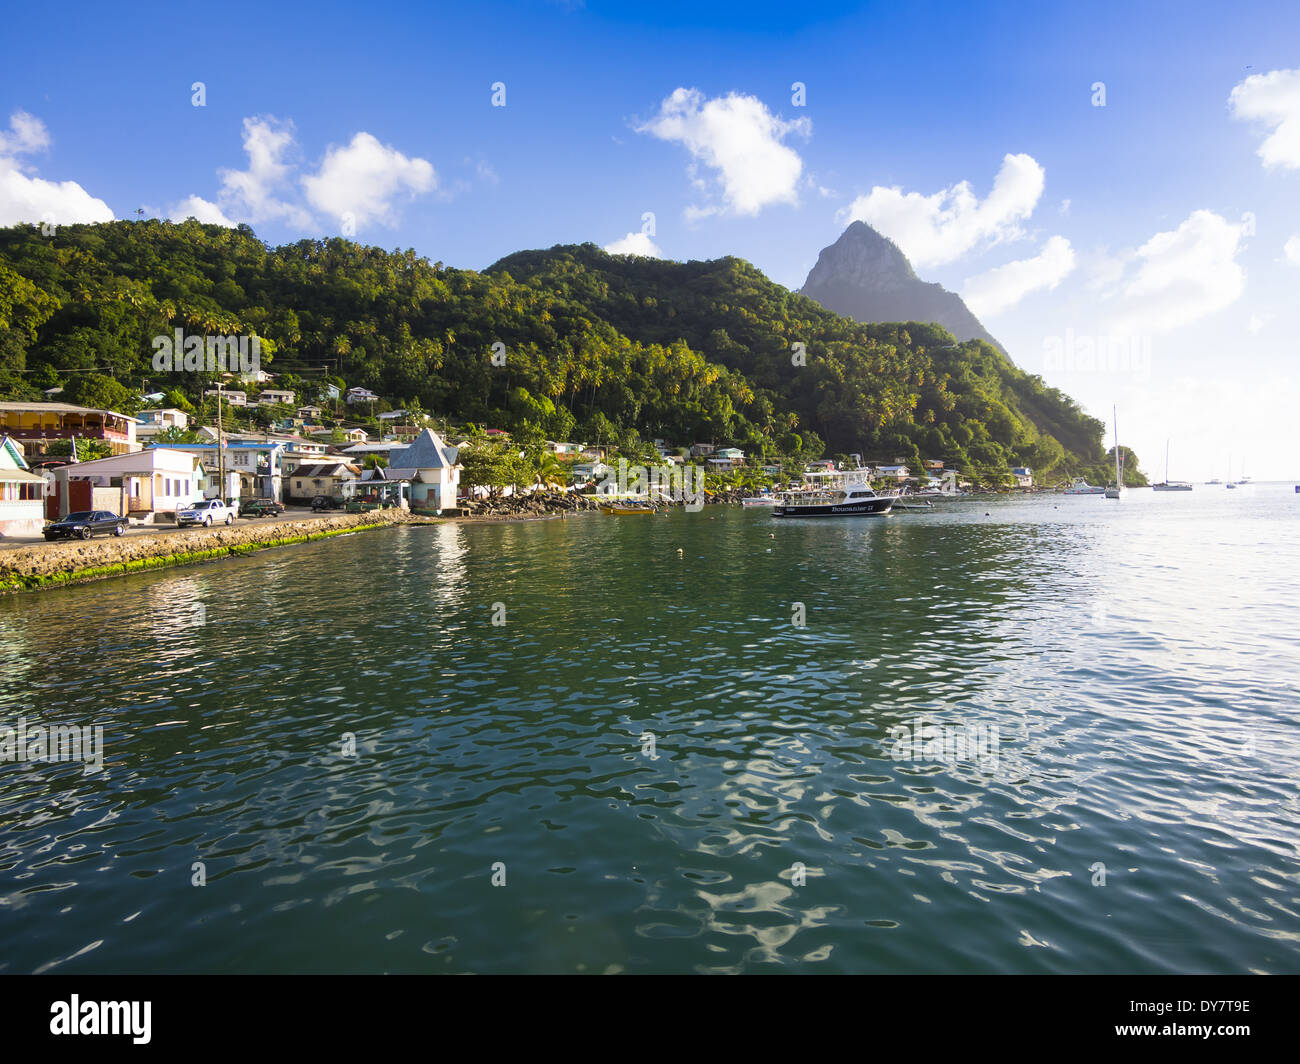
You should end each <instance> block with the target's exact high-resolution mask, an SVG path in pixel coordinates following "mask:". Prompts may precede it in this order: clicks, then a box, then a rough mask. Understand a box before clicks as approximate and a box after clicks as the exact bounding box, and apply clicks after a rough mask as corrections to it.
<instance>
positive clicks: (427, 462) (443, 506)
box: [385, 429, 460, 510]
mask: <svg viewBox="0 0 1300 1064" xmlns="http://www.w3.org/2000/svg"><path fill="white" fill-rule="evenodd" d="M458 457H459V451H458V449H457V448H455V447H448V446H447V444H445V443H444V442H443V441H442V438H441V437H440V436H439V435H438V434H437V433H436V432H434V431H433V429H424V430H423V431H422V432H421V433H420V434H419V435H418V436H416V437H415V440H414V442H412V443H411V444H410V445H409V446H406V447H398V448H394V449H393V450H392V451H391V452H389V455H388V469H387V470H386V471H385V474H386V475H387V476H388V477H390V478H397V479H409V480H410V481H411V495H410V500H411V507H412V508H413V509H417V510H454V509H455V508H456V493H457V491H458V490H459V488H460V463H459V461H458V460H457V459H458Z"/></svg>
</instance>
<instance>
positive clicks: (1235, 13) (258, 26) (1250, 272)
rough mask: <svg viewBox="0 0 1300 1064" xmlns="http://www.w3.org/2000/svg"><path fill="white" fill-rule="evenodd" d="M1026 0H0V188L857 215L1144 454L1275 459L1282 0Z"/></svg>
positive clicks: (692, 240)
mask: <svg viewBox="0 0 1300 1064" xmlns="http://www.w3.org/2000/svg"><path fill="white" fill-rule="evenodd" d="M1056 7H1057V6H1056V5H1030V4H1024V3H1015V4H1011V3H1005V4H978V3H918V4H898V3H889V4H884V3H880V4H875V3H866V4H861V3H858V4H853V3H831V4H822V5H817V4H802V5H796V4H789V3H782V4H759V3H744V4H741V3H723V4H707V5H706V4H702V3H679V2H671V3H658V4H644V5H641V4H616V3H603V2H598V0H589V2H587V3H585V4H578V3H562V2H544V0H536V2H530V3H514V4H503V3H481V4H455V5H449V4H448V5H444V4H385V3H374V4H371V5H368V6H351V5H337V4H312V5H301V6H299V5H293V4H286V5H271V4H258V5H253V4H238V3H236V4H224V5H219V6H218V5H207V4H203V5H197V4H196V5H184V4H166V5H163V4H159V5H137V6H135V7H134V8H133V9H132V10H130V11H121V10H109V9H105V8H103V7H102V6H99V5H88V4H72V5H68V6H64V7H61V8H60V15H59V19H58V22H57V24H54V23H51V19H50V15H49V13H48V10H47V9H41V8H39V7H37V6H35V5H33V6H32V7H29V8H27V9H25V10H19V11H10V12H9V13H7V14H6V16H5V26H6V37H7V38H9V40H10V41H11V42H25V43H24V44H22V45H21V46H14V47H11V48H10V49H9V50H8V52H7V56H6V58H7V64H6V66H5V68H4V69H3V70H0V109H2V110H0V130H3V129H4V128H5V127H6V126H7V125H9V123H10V121H11V119H12V120H13V121H14V122H15V124H13V125H11V126H9V128H8V130H7V132H3V133H0V222H4V223H6V224H7V223H9V222H11V221H14V220H17V219H18V218H19V217H27V216H29V215H33V214H35V215H42V214H45V213H47V212H48V213H49V214H50V215H51V216H52V218H53V220H55V221H73V220H89V219H92V218H96V217H107V216H108V213H109V212H111V215H112V216H114V217H117V218H124V217H129V216H131V215H132V213H133V212H134V211H135V210H136V209H137V208H141V207H143V208H144V209H145V210H146V211H147V213H149V214H150V215H154V216H159V215H164V216H169V217H182V216H184V214H185V213H197V214H199V216H201V217H202V216H204V215H205V213H206V214H207V215H208V216H209V217H211V218H212V219H214V220H216V219H224V220H228V221H249V222H250V224H252V225H253V226H254V228H255V229H256V230H257V232H258V234H259V235H260V236H261V237H262V238H263V239H265V240H267V241H269V242H271V243H281V242H285V241H290V240H295V239H299V238H301V237H303V236H324V235H336V234H339V233H346V234H347V235H351V236H353V237H354V238H355V239H358V240H361V241H364V242H367V243H374V244H379V245H381V246H384V247H390V248H391V247H413V248H415V249H416V250H417V251H418V252H419V253H421V254H423V255H427V256H428V257H429V258H431V259H434V260H441V261H443V262H445V263H447V264H449V265H454V266H461V267H470V268H483V267H485V266H488V265H490V264H491V263H492V262H494V261H495V260H496V259H498V258H499V257H501V256H503V255H506V254H509V253H510V252H512V251H516V250H519V249H521V248H529V247H546V246H550V245H552V244H556V243H570V242H580V241H588V240H590V241H594V242H596V243H599V244H602V245H606V246H611V247H615V248H626V249H630V250H635V251H640V252H643V253H652V254H659V255H662V256H664V257H667V258H673V259H691V258H712V257H716V256H720V255H727V254H734V255H739V256H741V257H744V258H746V259H749V260H750V261H752V262H753V263H755V265H757V266H758V267H759V268H761V269H762V270H764V271H765V272H766V273H767V274H768V275H769V276H771V277H772V278H773V279H774V280H776V281H778V282H780V283H782V284H785V285H788V286H791V287H797V286H798V285H799V284H801V283H802V280H803V278H804V276H805V275H806V273H807V271H808V269H809V268H810V267H811V266H812V264H813V262H814V261H815V260H816V256H817V253H818V251H819V250H820V249H821V248H822V247H823V246H825V245H826V244H829V243H831V242H832V241H833V240H834V239H835V238H836V237H837V236H838V234H839V233H840V232H841V231H842V229H843V228H844V226H845V225H847V224H848V222H849V221H850V220H852V219H853V218H855V217H862V218H864V219H865V220H867V221H870V222H871V223H872V224H874V225H876V226H877V228H880V229H881V230H882V231H885V232H886V233H887V234H888V235H891V236H893V237H894V239H896V240H897V241H898V243H899V244H900V245H901V246H902V247H903V250H904V251H905V252H907V253H908V254H909V256H910V257H912V258H913V260H914V262H915V264H916V266H917V270H918V272H919V273H920V275H921V276H922V277H923V278H925V279H926V280H935V281H940V282H942V283H943V284H944V285H946V286H947V287H949V288H952V289H954V290H956V291H959V292H962V293H963V295H965V296H966V297H967V298H968V301H969V302H970V303H971V305H972V309H974V310H975V311H976V312H977V313H979V314H980V316H981V318H982V319H983V320H984V323H985V324H986V326H987V327H988V328H989V330H990V331H991V332H992V333H993V334H994V335H995V336H997V337H998V338H999V339H1000V340H1001V341H1002V342H1003V343H1004V344H1005V345H1006V347H1007V348H1008V350H1009V351H1010V352H1011V354H1012V357H1013V358H1014V359H1015V360H1016V361H1017V362H1018V363H1019V364H1020V365H1022V366H1024V367H1025V368H1026V369H1028V370H1030V371H1031V372H1037V373H1041V374H1042V375H1043V376H1044V377H1045V378H1046V379H1047V380H1048V381H1049V383H1052V384H1055V385H1058V386H1059V387H1061V388H1062V389H1063V390H1065V391H1066V392H1067V393H1069V394H1071V395H1073V396H1075V397H1076V398H1077V399H1079V400H1080V401H1081V402H1082V403H1083V404H1084V406H1085V407H1086V408H1087V409H1089V410H1090V411H1091V412H1092V413H1094V414H1096V415H1098V416H1100V417H1103V418H1105V419H1107V420H1108V419H1109V414H1110V409H1111V406H1112V405H1118V406H1119V408H1120V421H1121V428H1122V436H1123V438H1124V440H1125V442H1127V443H1129V444H1130V445H1132V446H1134V447H1135V448H1136V449H1137V450H1138V452H1139V454H1140V455H1141V456H1142V458H1143V460H1144V465H1145V467H1146V468H1147V470H1148V471H1149V472H1155V471H1157V470H1156V466H1158V465H1160V464H1161V463H1160V462H1158V461H1157V458H1158V457H1161V456H1163V451H1164V441H1165V439H1166V438H1167V437H1168V438H1172V439H1173V440H1174V444H1173V452H1174V456H1175V461H1174V468H1173V469H1172V471H1171V472H1172V474H1173V475H1174V476H1175V477H1178V476H1183V477H1187V478H1192V479H1196V480H1202V479H1206V478H1208V477H1209V476H1210V475H1211V474H1213V475H1216V476H1220V477H1222V476H1224V475H1225V474H1226V473H1227V472H1228V466H1227V461H1228V455H1229V454H1231V455H1232V456H1233V473H1234V475H1239V473H1240V469H1239V467H1240V464H1241V462H1242V461H1245V462H1246V463H1247V467H1246V471H1247V472H1248V473H1250V474H1251V475H1252V476H1255V477H1256V478H1264V477H1291V476H1295V475H1297V474H1300V460H1297V457H1296V448H1297V443H1298V442H1300V439H1298V438H1297V433H1296V431H1295V429H1294V428H1293V427H1292V426H1293V422H1294V414H1293V412H1292V411H1291V409H1290V408H1291V406H1292V405H1293V403H1294V400H1295V396H1296V394H1297V390H1296V387H1295V385H1296V378H1297V372H1296V355H1297V345H1296V341H1295V338H1296V336H1297V335H1298V332H1300V299H1297V298H1296V294H1297V287H1298V286H1297V282H1300V195H1298V193H1300V72H1297V68H1300V49H1298V48H1297V44H1298V42H1300V10H1297V9H1296V8H1294V7H1293V6H1289V5H1283V4H1256V3H1249V2H1247V3H1238V4H1235V5H1233V6H1232V8H1231V9H1230V12H1229V13H1227V14H1225V12H1224V9H1223V8H1222V6H1221V5H1210V4H1198V3H1178V4H1172V3H1171V4H1137V3H1125V4H1108V3H1089V4H1082V5H1071V6H1070V8H1069V9H1068V10H1060V9H1056ZM195 82H203V83H204V87H205V101H204V103H205V105H204V106H202V107H195V106H193V105H192V96H193V91H192V88H191V86H192V85H193V83H195ZM796 82H800V83H802V84H803V85H804V86H805V89H804V98H803V100H802V101H798V100H796V99H795V98H794V97H795V92H794V90H793V88H792V86H793V85H794V84H795V83H796ZM1098 82H1101V83H1104V92H1105V99H1104V104H1105V105H1104V106H1095V103H1096V102H1098V92H1097V90H1096V89H1095V88H1094V86H1095V85H1096V84H1097V83H1098ZM494 83H503V84H504V87H505V88H504V92H505V106H504V107H494V106H493V105H492V100H493V85H494ZM1234 90H1236V93H1235V95H1234ZM498 99H499V93H498ZM800 102H802V104H803V105H802V106H800V105H799V104H800ZM14 116H17V118H16V119H15V118H14ZM1261 153H1262V154H1261ZM65 182H71V183H75V185H67V184H63V183H65ZM50 183H58V184H50ZM963 183H965V184H963ZM647 212H652V213H653V216H654V231H653V235H650V234H648V233H645V232H643V228H646V227H645V224H644V223H643V216H644V215H645V214H646V213H647ZM30 220H39V218H38V217H32V218H31V219H30ZM1293 237H1294V238H1295V241H1294V243H1292V244H1291V245H1289V247H1290V251H1289V252H1288V241H1289V240H1291V239H1292V238H1293ZM1097 352H1100V354H1098V353H1097ZM1159 472H1162V470H1159Z"/></svg>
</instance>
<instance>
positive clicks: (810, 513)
mask: <svg viewBox="0 0 1300 1064" xmlns="http://www.w3.org/2000/svg"><path fill="white" fill-rule="evenodd" d="M893 505H894V500H893V498H892V497H886V498H874V499H862V500H861V501H859V502H844V503H813V504H809V505H800V504H798V503H787V504H782V505H780V506H774V507H772V516H773V517H881V516H883V515H884V514H887V513H889V511H890V510H891V509H892V508H893Z"/></svg>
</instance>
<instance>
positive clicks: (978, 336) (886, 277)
mask: <svg viewBox="0 0 1300 1064" xmlns="http://www.w3.org/2000/svg"><path fill="white" fill-rule="evenodd" d="M799 293H800V294H801V295H805V296H807V297H808V298H809V299H814V300H816V301H817V302H818V303H820V304H821V305H822V306H823V307H825V308H826V309H827V310H833V311H834V312H835V313H836V314H842V315H843V316H844V317H846V318H852V319H853V320H854V321H860V322H863V323H869V322H885V321H930V322H934V323H935V324H937V325H942V326H943V327H944V328H945V329H947V330H948V331H949V332H950V333H952V334H953V336H954V337H955V338H956V339H957V340H958V341H959V342H960V341H965V340H983V341H984V342H985V343H987V344H991V345H992V346H993V347H996V348H997V349H998V350H999V351H1001V352H1002V353H1003V354H1004V355H1005V354H1007V350H1006V348H1005V347H1003V346H1002V345H1001V344H1000V343H998V341H997V340H995V339H994V338H993V335H992V334H991V333H990V332H989V331H988V330H987V329H986V328H985V327H984V325H983V324H982V323H981V322H980V320H979V319H978V318H977V317H975V315H974V314H973V313H971V311H970V308H969V307H967V306H966V304H965V302H964V301H963V300H962V298H961V296H959V295H958V294H957V293H956V292H950V291H948V289H946V288H944V287H943V285H941V284H939V283H937V282H928V281H923V280H921V278H920V277H918V276H917V274H916V270H915V269H914V268H913V267H912V264H911V262H910V261H908V258H907V256H906V255H904V254H903V252H902V250H901V249H900V248H899V247H898V245H897V244H895V243H894V242H893V241H892V240H890V239H889V238H888V237H886V236H884V235H883V234H882V233H880V232H879V231H878V230H876V229H874V228H872V227H871V226H870V225H868V224H867V223H866V222H863V221H855V222H853V223H851V224H850V225H849V227H848V228H847V229H845V230H844V232H843V233H841V234H840V236H839V237H838V239H836V241H835V242H834V243H833V244H829V245H827V246H826V247H824V248H822V250H821V253H820V254H819V255H818V257H817V263H816V265H814V266H813V268H812V269H811V270H810V271H809V272H808V276H807V278H806V279H805V280H804V283H803V287H801V288H800V289H799Z"/></svg>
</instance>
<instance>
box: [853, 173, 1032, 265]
mask: <svg viewBox="0 0 1300 1064" xmlns="http://www.w3.org/2000/svg"><path fill="white" fill-rule="evenodd" d="M1043 183H1044V174H1043V168H1042V167H1041V166H1039V165H1038V163H1037V162H1036V161H1035V160H1034V158H1033V157H1032V156H1030V155H1025V154H1023V153H1022V154H1019V155H1007V156H1005V157H1004V158H1003V160H1002V166H1001V168H1000V169H999V170H998V175H997V177H996V178H994V181H993V188H992V190H991V191H990V192H989V194H988V196H987V197H986V198H985V199H984V200H980V199H978V198H977V197H976V196H975V193H974V192H972V191H971V186H970V182H969V181H962V182H960V183H958V184H956V185H953V186H952V187H951V188H946V189H942V190H940V191H938V192H935V193H934V194H933V195H929V196H923V195H921V194H920V193H919V192H907V193H905V192H903V190H902V189H900V188H898V187H893V188H885V187H884V186H883V185H876V186H875V187H874V188H873V189H872V190H871V192H870V193H868V194H867V195H865V196H859V197H858V198H857V199H855V200H854V201H853V202H852V203H851V204H850V205H849V206H848V207H847V208H845V209H844V210H843V211H841V212H840V219H841V221H850V222H852V221H863V222H866V223H867V224H868V225H870V226H872V227H874V228H875V229H878V230H879V231H880V232H881V233H883V234H884V235H885V236H887V237H889V239H891V240H892V241H893V242H894V243H895V244H897V245H898V246H899V247H900V248H902V250H903V253H904V254H905V255H906V256H907V257H908V258H909V259H910V260H911V262H912V264H913V265H914V266H941V265H943V264H944V263H948V262H952V261H954V260H955V259H959V258H961V256H962V255H964V254H966V252H968V251H970V250H971V249H972V248H974V247H975V246H977V245H981V244H996V243H999V242H1001V241H1004V240H1013V239H1016V238H1018V237H1020V236H1022V235H1023V233H1022V231H1021V229H1020V226H1019V224H1018V223H1019V222H1021V221H1022V220H1024V219H1026V218H1028V217H1029V216H1030V215H1031V214H1033V213H1034V208H1035V207H1036V206H1037V204H1038V200H1039V197H1040V196H1042V194H1043Z"/></svg>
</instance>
